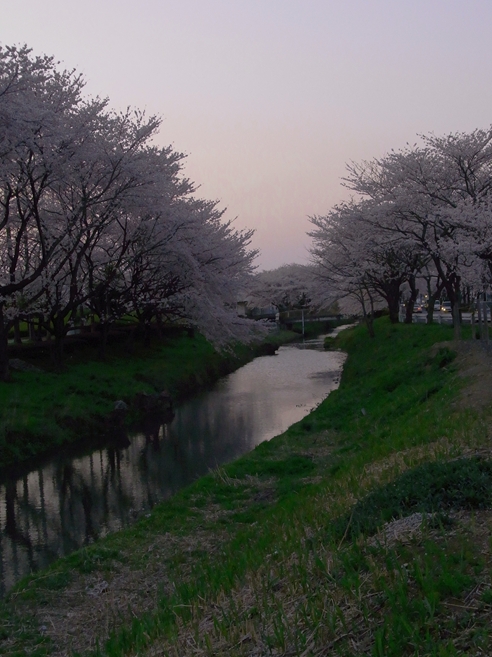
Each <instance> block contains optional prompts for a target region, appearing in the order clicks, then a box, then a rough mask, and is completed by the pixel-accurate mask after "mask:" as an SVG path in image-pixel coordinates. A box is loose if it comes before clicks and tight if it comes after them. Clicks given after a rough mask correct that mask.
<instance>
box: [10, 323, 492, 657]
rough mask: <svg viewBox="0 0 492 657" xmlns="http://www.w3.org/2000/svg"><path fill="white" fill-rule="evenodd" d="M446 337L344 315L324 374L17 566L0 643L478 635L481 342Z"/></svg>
mask: <svg viewBox="0 0 492 657" xmlns="http://www.w3.org/2000/svg"><path fill="white" fill-rule="evenodd" d="M451 337H452V329H450V328H448V327H446V326H424V325H410V326H406V325H401V326H391V325H390V324H389V323H388V322H387V321H386V320H385V319H382V320H379V321H378V322H377V323H376V338H375V339H374V340H370V339H369V337H368V335H367V332H366V331H365V329H364V328H362V327H359V328H357V329H355V330H348V331H346V332H345V333H344V332H342V333H341V334H340V336H339V337H338V338H337V341H336V346H338V347H340V348H342V349H344V350H346V351H347V352H348V353H349V358H348V360H347V363H346V366H345V369H344V373H343V376H342V382H341V386H340V388H339V389H338V390H337V391H335V392H334V393H332V394H331V395H330V396H329V397H328V399H327V400H325V401H324V402H323V403H322V404H321V405H320V406H319V407H318V408H317V409H316V410H315V411H314V412H313V413H311V414H310V415H309V416H308V417H306V418H304V420H302V421H301V422H300V423H298V424H296V425H294V426H293V427H292V428H291V429H289V430H288V431H287V432H286V433H285V434H283V435H282V436H279V437H277V438H275V439H273V440H272V441H270V442H268V443H263V444H261V445H260V446H258V447H257V448H256V449H255V450H254V451H253V452H251V453H250V454H248V455H246V456H245V457H243V458H241V459H239V460H238V461H236V462H234V463H232V464H230V465H228V466H225V467H223V468H220V469H218V470H216V471H214V472H213V473H211V474H210V475H208V476H207V477H204V478H202V479H200V480H199V481H197V482H196V483H195V484H193V485H192V486H190V487H189V488H187V489H185V490H184V491H182V492H181V493H179V494H178V495H176V496H175V497H174V498H173V499H172V500H170V501H169V502H166V503H164V504H162V505H160V506H159V507H158V508H156V509H155V510H154V512H153V513H152V514H151V515H150V516H149V517H148V518H144V519H142V520H141V521H139V522H138V523H137V524H136V525H135V526H134V527H132V528H131V529H129V530H127V531H124V532H120V533H118V534H114V535H112V536H109V537H107V538H106V539H104V540H102V541H100V542H99V543H97V544H95V545H93V546H91V547H88V548H86V549H84V550H81V551H79V552H77V553H75V554H73V555H72V556H70V557H68V558H66V559H63V560H60V561H58V562H57V563H55V564H54V565H53V566H52V567H51V568H50V569H49V570H48V571H46V572H44V573H41V574H39V575H36V576H33V577H30V578H27V579H26V580H24V582H22V583H21V584H20V585H18V586H17V587H16V589H15V590H14V591H13V592H12V593H11V594H10V596H9V598H8V600H7V601H6V602H5V603H4V605H3V606H2V609H1V613H0V637H1V639H0V652H2V654H7V655H14V654H26V651H27V652H29V653H30V654H37V655H44V654H50V653H55V652H56V653H57V654H69V651H70V649H72V650H75V651H78V652H79V653H82V652H84V653H85V651H89V652H90V654H98V655H108V656H115V657H116V656H120V655H126V654H127V655H136V654H138V655H149V656H150V655H154V656H155V655H173V656H176V657H177V656H179V657H183V656H184V655H210V656H212V655H214V656H218V655H220V656H222V655H223V656H224V657H225V656H226V655H227V656H229V655H234V656H242V655H265V656H266V655H286V656H287V655H289V656H290V655H296V656H298V657H300V656H301V655H302V656H303V657H308V656H321V655H332V654H339V655H372V656H376V657H383V656H384V657H400V656H402V655H409V656H410V655H420V656H424V655H429V656H436V657H437V656H439V657H446V656H455V655H465V654H466V655H479V654H491V652H492V637H491V636H490V632H491V629H490V628H491V624H490V620H491V616H492V580H491V571H492V557H491V553H490V549H491V541H490V535H491V534H490V530H491V527H492V511H491V509H492V500H491V491H492V467H491V462H490V460H489V459H490V458H491V456H490V452H491V450H492V441H491V438H490V430H489V426H490V419H491V418H490V415H491V413H490V410H491V408H490V398H491V394H490V392H489V390H490V385H489V382H490V381H489V379H487V378H486V377H487V376H488V370H489V367H488V363H485V368H482V369H480V367H481V365H482V364H483V361H484V359H485V358H489V357H486V356H484V355H483V354H482V352H481V351H476V349H475V347H477V345H476V344H471V343H469V344H468V345H467V344H465V345H464V346H463V345H454V344H451V343H449V344H447V343H446V341H447V340H449V339H450V338H451ZM470 359H472V360H473V359H475V360H473V363H472V364H473V367H474V369H472V370H470V371H471V372H472V376H464V377H463V376H461V375H460V373H461V372H463V371H464V370H465V368H467V367H468V366H469V364H470ZM481 377H482V378H481ZM489 378H490V377H489ZM477 384H478V385H477ZM480 384H482V386H481V385H480ZM467 393H469V394H468V396H467ZM482 393H483V394H482ZM395 519H399V520H398V521H396V522H395ZM385 523H390V524H385Z"/></svg>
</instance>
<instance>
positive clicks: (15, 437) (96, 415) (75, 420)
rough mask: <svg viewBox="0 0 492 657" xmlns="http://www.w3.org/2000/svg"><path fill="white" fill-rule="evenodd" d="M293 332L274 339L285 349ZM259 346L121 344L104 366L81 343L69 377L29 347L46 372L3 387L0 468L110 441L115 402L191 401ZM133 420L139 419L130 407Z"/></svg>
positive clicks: (192, 340)
mask: <svg viewBox="0 0 492 657" xmlns="http://www.w3.org/2000/svg"><path fill="white" fill-rule="evenodd" d="M294 337H295V334H293V333H290V332H284V333H276V334H271V335H270V336H268V337H267V338H266V341H267V342H268V341H270V342H274V343H275V342H276V343H278V344H281V343H282V342H283V341H285V340H288V339H293V338H294ZM258 348H260V347H256V348H248V347H245V346H243V345H238V346H236V348H235V349H234V350H233V351H232V352H229V353H225V354H219V353H218V352H217V351H216V350H215V349H214V348H213V347H212V346H211V344H210V343H208V342H207V341H206V340H205V339H204V338H203V337H202V336H200V335H195V336H194V337H189V336H187V335H186V334H181V335H180V334H178V335H174V336H172V335H171V336H169V337H167V338H166V339H162V340H157V339H154V341H153V342H152V344H151V345H150V346H144V345H143V344H142V343H139V342H133V343H132V344H131V349H130V348H129V346H128V344H127V343H126V342H125V341H115V342H114V343H112V344H110V345H109V347H108V350H107V357H106V359H105V360H104V361H101V360H98V356H97V351H98V350H97V344H95V345H91V344H90V343H89V344H83V343H82V344H78V345H76V347H75V348H72V349H71V350H70V352H69V353H68V355H67V359H66V366H65V368H64V370H63V371H62V372H57V371H53V368H52V366H51V361H50V358H49V354H47V353H46V354H45V353H43V351H42V350H39V349H38V350H33V349H30V348H26V349H25V354H23V357H24V359H25V360H26V362H28V363H29V364H31V365H34V366H35V367H37V368H38V369H39V370H40V371H39V372H36V371H26V372H22V371H20V372H19V371H15V372H13V375H12V381H11V382H9V383H1V382H0V408H1V413H0V468H5V467H6V466H12V465H15V464H18V463H20V462H22V461H25V460H26V459H29V458H31V457H34V456H36V455H39V454H42V453H46V452H49V450H53V449H56V448H59V447H60V446H61V445H65V444H67V443H71V442H73V441H74V440H77V439H81V438H82V439H86V440H87V439H90V440H94V439H104V437H105V432H106V430H107V426H106V425H107V422H106V420H107V418H108V416H109V414H110V413H111V411H112V409H113V406H114V402H115V401H116V400H119V399H121V400H123V401H125V402H127V403H128V405H129V406H130V407H131V403H132V400H133V399H134V397H135V395H137V394H138V393H147V394H153V393H160V392H161V391H163V390H165V389H166V390H168V391H169V392H170V393H171V395H172V396H173V398H174V399H175V400H178V401H179V400H180V399H182V398H183V397H186V396H189V395H190V394H192V393H193V392H196V391H197V390H199V389H201V388H203V387H205V386H206V385H209V384H210V383H211V382H213V381H215V380H216V379H217V378H219V377H220V376H222V375H224V374H225V373H227V372H230V371H232V370H233V369H235V368H237V367H238V366H239V365H241V364H243V363H245V362H247V361H248V360H250V359H251V358H252V357H253V356H254V355H255V353H257V349H258ZM128 419H129V422H131V421H132V420H133V419H135V413H132V409H131V408H130V415H129V418H128Z"/></svg>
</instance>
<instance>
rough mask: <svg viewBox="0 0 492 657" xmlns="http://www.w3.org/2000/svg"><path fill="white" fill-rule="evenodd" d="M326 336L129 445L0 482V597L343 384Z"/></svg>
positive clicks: (292, 349)
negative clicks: (324, 341) (327, 348)
mask: <svg viewBox="0 0 492 657" xmlns="http://www.w3.org/2000/svg"><path fill="white" fill-rule="evenodd" d="M343 361H344V355H343V354H342V353H340V352H333V351H324V350H323V348H322V338H319V339H317V340H312V341H306V342H303V343H294V344H291V345H286V346H282V347H280V349H279V350H278V353H277V354H276V355H275V356H262V357H259V358H256V359H255V360H253V361H252V362H250V363H248V364H247V365H245V366H243V367H241V368H240V369H239V370H236V371H235V372H233V373H232V374H229V375H228V376H226V377H224V378H223V379H221V380H220V381H218V382H217V384H216V385H215V386H214V387H213V388H212V389H210V390H208V391H206V392H203V393H201V394H199V395H197V396H196V397H195V398H193V399H192V400H190V401H188V402H186V403H184V404H183V405H182V406H181V407H179V408H178V409H176V414H175V417H174V419H173V420H172V422H169V423H165V424H159V423H158V422H154V423H152V422H150V423H149V424H148V426H146V427H145V430H144V431H143V432H142V433H139V434H136V435H133V436H131V437H130V439H129V441H128V442H127V444H125V445H120V446H115V445H112V446H108V447H105V448H99V449H97V450H96V451H93V452H91V453H84V452H80V453H78V454H75V455H74V454H73V452H72V453H71V454H69V453H66V454H59V455H57V456H56V457H54V458H51V459H50V460H44V461H42V462H40V463H39V464H38V466H37V467H36V468H34V469H32V470H31V471H28V472H27V471H26V472H25V473H23V474H22V475H21V476H19V477H17V478H6V479H4V480H3V481H1V482H0V595H4V594H5V592H6V591H8V590H9V588H11V586H13V584H15V582H17V581H18V580H19V579H20V578H21V577H23V576H24V575H26V574H28V573H30V572H33V571H36V570H38V569H39V568H42V567H44V566H46V565H48V564H49V563H51V562H52V561H54V560H55V559H56V558H58V557H60V556H63V555H66V554H69V553H70V552H72V551H74V550H76V549H77V548H80V547H82V546H84V545H88V544H90V543H92V542H93V541H94V540H96V539H97V538H99V537H102V536H104V535H106V534H107V533H108V532H113V531H116V530H118V529H121V528H122V527H125V526H127V525H129V524H131V523H132V522H135V520H136V519H137V518H138V517H139V516H141V515H142V514H145V513H148V512H149V511H150V509H151V508H152V507H153V506H154V505H155V504H156V503H158V502H160V501H162V500H164V499H166V498H168V497H170V496H171V495H173V494H174V493H175V492H176V491H178V490H179V489H180V488H182V487H184V486H186V485H187V484H189V483H191V482H192V481H194V480H195V479H197V478H198V477H200V476H202V475H203V474H205V473H207V472H208V471H209V470H210V469H211V468H215V467H217V466H218V465H220V464H223V463H226V462H229V461H232V460H233V459H235V458H237V457H239V456H241V455H242V454H245V453H246V452H248V451H250V450H252V449H253V448H254V447H255V446H256V445H258V444H259V443H261V442H262V441H264V440H269V439H270V438H272V437H273V436H276V435H278V434H280V433H282V432H283V431H285V430H286V429H287V428H288V427H289V426H290V425H291V424H293V423H294V422H298V421H299V420H301V419H302V418H303V417H304V416H305V415H307V414H308V413H309V412H310V411H311V410H312V409H313V408H314V407H316V406H317V405H318V404H319V402H321V401H322V400H323V399H324V398H325V397H326V396H327V395H328V394H329V393H330V392H331V391H332V390H333V389H334V388H336V387H337V386H338V381H339V378H340V372H341V368H342V365H343Z"/></svg>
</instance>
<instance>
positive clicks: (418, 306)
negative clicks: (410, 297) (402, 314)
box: [413, 302, 422, 313]
mask: <svg viewBox="0 0 492 657" xmlns="http://www.w3.org/2000/svg"><path fill="white" fill-rule="evenodd" d="M413 312H414V313H421V312H422V304H421V303H417V302H415V303H414V304H413Z"/></svg>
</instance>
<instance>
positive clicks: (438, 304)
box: [434, 301, 441, 312]
mask: <svg viewBox="0 0 492 657" xmlns="http://www.w3.org/2000/svg"><path fill="white" fill-rule="evenodd" d="M436 310H437V312H439V311H440V310H441V302H440V301H434V311H436Z"/></svg>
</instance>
